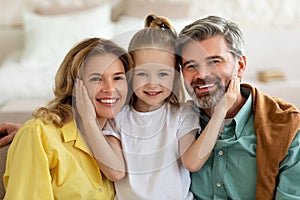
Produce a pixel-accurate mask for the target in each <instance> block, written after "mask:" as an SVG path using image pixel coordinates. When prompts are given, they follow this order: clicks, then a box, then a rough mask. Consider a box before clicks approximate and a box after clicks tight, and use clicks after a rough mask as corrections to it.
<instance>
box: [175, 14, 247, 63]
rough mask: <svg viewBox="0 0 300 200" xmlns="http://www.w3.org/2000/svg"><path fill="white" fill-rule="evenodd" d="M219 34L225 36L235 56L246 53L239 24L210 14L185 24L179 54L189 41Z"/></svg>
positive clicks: (177, 45) (178, 47)
mask: <svg viewBox="0 0 300 200" xmlns="http://www.w3.org/2000/svg"><path fill="white" fill-rule="evenodd" d="M217 35H223V36H224V38H225V41H226V42H227V45H228V48H229V49H230V52H231V53H233V55H234V56H236V57H240V56H242V55H244V53H245V52H244V51H245V50H244V45H245V42H244V36H243V33H242V31H241V30H240V28H239V27H238V25H237V24H236V23H234V22H231V21H229V20H226V19H224V18H221V17H218V16H208V17H206V18H203V19H199V20H197V21H195V22H193V23H191V24H189V25H187V26H185V27H184V28H183V30H182V31H181V32H180V33H179V35H178V38H177V42H176V49H177V54H178V55H181V53H182V49H183V47H184V45H185V44H186V43H187V42H190V41H202V40H205V39H208V38H211V37H214V36H217Z"/></svg>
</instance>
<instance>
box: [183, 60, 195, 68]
mask: <svg viewBox="0 0 300 200" xmlns="http://www.w3.org/2000/svg"><path fill="white" fill-rule="evenodd" d="M194 62H195V60H188V61H186V62H183V63H182V67H185V66H186V65H188V64H190V63H194Z"/></svg>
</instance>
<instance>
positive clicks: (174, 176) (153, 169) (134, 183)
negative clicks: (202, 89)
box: [104, 104, 200, 200]
mask: <svg viewBox="0 0 300 200" xmlns="http://www.w3.org/2000/svg"><path fill="white" fill-rule="evenodd" d="M115 120H116V121H115V122H116V126H117V129H118V130H119V131H118V132H115V131H113V130H116V129H113V128H109V127H108V129H106V131H104V134H106V135H114V136H115V137H117V138H119V139H120V140H121V143H122V148H123V153H124V158H125V161H126V165H127V173H126V176H125V178H123V179H122V180H120V181H116V182H115V189H116V198H115V199H118V200H128V199H130V200H135V199H137V200H142V199H151V200H152V199H160V200H164V199H165V200H169V199H172V200H174V199H178V200H182V199H193V195H192V193H191V192H189V187H190V176H189V171H188V170H186V169H185V168H184V166H183V165H182V163H181V160H180V153H179V139H180V138H181V137H182V136H184V135H185V134H187V133H189V132H191V131H192V130H194V131H198V130H199V129H200V126H199V114H197V112H196V111H195V110H194V109H193V107H192V106H191V104H184V105H182V106H181V107H175V106H172V105H170V104H164V105H163V106H162V107H160V108H159V109H157V110H155V111H151V112H138V111H136V110H134V108H133V107H130V106H128V105H127V106H125V107H124V108H123V109H122V111H121V112H120V113H119V114H118V115H117V117H116V119H115Z"/></svg>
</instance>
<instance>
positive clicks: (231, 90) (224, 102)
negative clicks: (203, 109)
mask: <svg viewBox="0 0 300 200" xmlns="http://www.w3.org/2000/svg"><path fill="white" fill-rule="evenodd" d="M239 93H240V79H239V78H238V77H234V78H232V79H231V81H230V83H229V86H228V89H227V92H226V93H225V94H224V96H223V97H222V98H221V100H220V101H219V102H218V104H217V105H216V107H215V111H221V110H223V111H225V112H227V111H228V110H229V109H230V108H231V107H232V106H233V104H234V102H235V101H236V100H237V97H238V95H239Z"/></svg>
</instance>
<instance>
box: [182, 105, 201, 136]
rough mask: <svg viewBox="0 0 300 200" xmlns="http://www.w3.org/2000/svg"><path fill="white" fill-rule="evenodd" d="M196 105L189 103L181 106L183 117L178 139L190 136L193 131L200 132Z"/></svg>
mask: <svg viewBox="0 0 300 200" xmlns="http://www.w3.org/2000/svg"><path fill="white" fill-rule="evenodd" d="M194 106H195V105H194V104H193V103H192V102H191V101H188V102H187V103H185V104H183V105H182V106H181V116H180V124H179V131H178V138H181V137H182V136H184V135H186V134H188V133H189V132H191V131H195V132H200V131H201V128H200V124H199V113H198V112H197V110H196V109H195V107H194Z"/></svg>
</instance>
